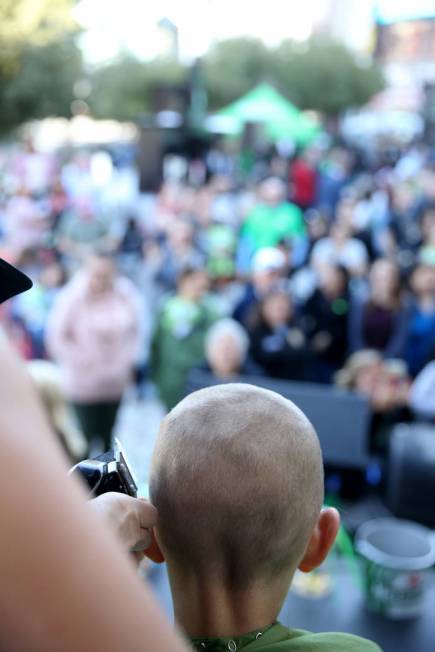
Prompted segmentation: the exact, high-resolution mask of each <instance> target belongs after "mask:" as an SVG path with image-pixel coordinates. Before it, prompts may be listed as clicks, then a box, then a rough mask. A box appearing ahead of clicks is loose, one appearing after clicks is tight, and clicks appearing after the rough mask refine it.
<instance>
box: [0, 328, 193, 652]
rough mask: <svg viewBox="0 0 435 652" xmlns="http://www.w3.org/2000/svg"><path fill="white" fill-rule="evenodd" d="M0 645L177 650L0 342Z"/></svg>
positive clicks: (32, 651) (39, 650)
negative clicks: (72, 474) (89, 503)
mask: <svg viewBox="0 0 435 652" xmlns="http://www.w3.org/2000/svg"><path fill="white" fill-rule="evenodd" d="M0 363H1V365H0V369H1V373H2V382H1V384H0V397H1V400H2V404H3V409H2V410H0V444H1V450H2V473H1V474H0V515H1V519H2V534H1V537H0V577H1V584H0V649H2V650H3V649H4V650H8V651H14V650H16V651H17V652H18V651H19V652H21V651H22V650H26V652H51V651H53V652H57V651H58V650H62V652H77V650H80V652H87V651H88V650H89V652H91V651H92V652H94V651H95V650H104V651H105V652H119V651H120V650H122V651H123V652H139V651H140V650H144V651H145V650H146V651H147V652H182V650H184V649H185V648H184V645H183V644H182V642H181V639H180V638H179V637H178V636H177V635H176V634H175V633H174V632H173V631H172V630H171V627H170V626H169V624H168V623H167V622H166V620H165V618H164V617H163V615H162V614H161V613H160V610H159V609H158V607H157V606H156V604H155V602H154V600H153V598H152V596H151V594H150V592H149V590H148V589H147V587H145V586H143V585H142V583H141V582H140V581H139V579H138V578H137V577H136V575H135V573H134V570H133V567H132V565H131V564H130V561H129V559H128V557H127V555H126V554H125V553H124V552H123V551H122V547H121V545H120V544H119V543H118V542H117V540H116V538H115V536H114V535H113V533H112V532H111V530H110V528H109V527H108V526H105V525H104V523H101V522H99V519H97V518H93V515H92V512H91V509H90V507H89V506H87V505H86V499H85V495H84V492H83V491H82V490H81V487H80V486H79V484H78V482H77V483H76V482H75V481H74V480H73V479H72V478H70V477H68V476H67V470H68V464H67V462H66V459H65V458H64V456H63V454H62V451H61V449H60V447H58V446H57V444H56V443H55V441H54V439H53V438H52V435H51V433H50V431H49V428H48V425H47V423H46V421H45V418H44V414H43V412H42V410H41V408H40V406H39V404H38V402H37V399H36V396H35V393H34V391H33V388H32V386H31V383H30V380H29V379H28V378H27V376H26V373H25V371H24V369H23V366H22V365H21V364H20V363H19V362H18V360H17V359H16V357H15V356H14V355H13V354H12V353H11V352H10V351H9V349H8V348H7V345H6V344H5V342H4V341H0Z"/></svg>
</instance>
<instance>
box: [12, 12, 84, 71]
mask: <svg viewBox="0 0 435 652" xmlns="http://www.w3.org/2000/svg"><path fill="white" fill-rule="evenodd" d="M72 6H73V0H1V1H0V73H1V74H2V75H3V77H7V76H13V75H14V74H15V73H16V71H17V69H18V68H19V65H20V59H21V54H22V52H23V49H24V48H27V47H28V46H31V45H38V46H42V45H47V44H48V43H51V42H53V41H56V40H58V39H59V38H60V37H61V36H62V35H63V34H65V33H67V32H69V31H71V30H74V28H75V23H74V21H73V18H72V15H71V8H72Z"/></svg>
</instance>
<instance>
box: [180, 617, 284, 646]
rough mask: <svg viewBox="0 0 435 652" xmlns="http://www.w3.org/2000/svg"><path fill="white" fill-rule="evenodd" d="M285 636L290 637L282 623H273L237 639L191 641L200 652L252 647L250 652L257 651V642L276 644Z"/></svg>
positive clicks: (211, 638)
mask: <svg viewBox="0 0 435 652" xmlns="http://www.w3.org/2000/svg"><path fill="white" fill-rule="evenodd" d="M283 635H284V638H285V636H287V637H288V632H287V630H286V629H285V628H284V627H283V626H282V625H280V623H272V624H271V625H268V626H267V627H264V628H263V629H260V630H259V629H256V630H255V631H253V632H248V633H247V634H243V636H238V637H236V638H231V637H228V638H226V637H218V638H213V637H210V638H207V637H206V638H198V637H195V638H191V639H190V641H191V643H192V645H193V647H194V649H195V650H198V651H199V652H239V650H243V649H245V648H247V647H248V645H249V646H250V647H249V649H250V650H255V649H256V648H257V645H256V642H258V644H260V643H261V645H262V644H263V643H266V642H269V643H275V642H278V641H279V640H282V637H283Z"/></svg>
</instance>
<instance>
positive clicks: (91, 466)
mask: <svg viewBox="0 0 435 652" xmlns="http://www.w3.org/2000/svg"><path fill="white" fill-rule="evenodd" d="M70 473H72V474H74V475H77V474H78V475H79V476H80V477H81V478H82V479H83V480H84V482H85V483H86V486H87V487H88V489H89V491H90V492H91V494H92V496H101V494H105V493H107V492H108V491H116V492H118V493H121V494H127V495H128V496H133V498H137V488H138V485H137V482H136V479H135V477H134V474H133V471H132V470H131V467H130V465H129V464H128V462H127V457H126V455H125V452H124V451H123V449H122V446H121V444H120V442H119V441H118V440H117V439H115V443H114V446H113V449H112V450H110V451H109V452H107V453H103V454H102V455H99V456H98V457H95V458H94V459H89V460H83V461H82V462H79V463H78V464H76V465H75V466H74V467H73V468H72V469H71V471H70Z"/></svg>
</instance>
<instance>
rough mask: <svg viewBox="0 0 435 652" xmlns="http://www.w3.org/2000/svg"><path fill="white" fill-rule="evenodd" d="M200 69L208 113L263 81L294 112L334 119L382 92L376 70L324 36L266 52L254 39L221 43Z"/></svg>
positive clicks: (379, 73)
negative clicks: (291, 104)
mask: <svg viewBox="0 0 435 652" xmlns="http://www.w3.org/2000/svg"><path fill="white" fill-rule="evenodd" d="M204 70H205V75H206V82H207V86H208V89H209V96H210V105H211V106H212V107H213V108H220V107H222V106H224V105H225V104H228V103H230V102H232V101H233V100H235V99H237V98H238V97H240V96H241V95H243V94H244V93H246V92H247V91H249V90H250V89H252V88H253V87H254V86H255V85H256V84H258V83H259V82H261V81H269V82H271V83H272V84H274V85H275V86H276V87H277V88H278V89H279V90H280V91H281V92H282V93H283V94H284V95H286V96H287V97H288V98H289V99H290V100H292V101H293V102H294V104H296V105H297V106H298V107H299V108H302V109H316V110H319V111H322V112H325V113H326V114H329V115H335V114H337V113H339V112H340V111H342V110H344V109H347V108H349V107H351V106H360V105H361V104H364V103H365V102H367V101H368V100H369V99H370V97H371V96H372V95H373V94H374V93H376V92H377V91H379V90H381V89H382V87H383V78H382V74H381V72H380V70H379V68H378V67H377V66H376V65H374V64H372V63H371V64H369V65H363V64H361V63H360V62H359V61H358V59H357V57H356V56H355V55H354V54H353V53H352V52H351V51H350V50H348V49H347V48H346V47H344V46H343V45H341V44H339V43H336V42H334V41H332V40H330V39H327V38H324V37H316V38H312V39H310V40H309V41H307V42H306V43H297V42H294V41H289V40H288V41H284V42H283V43H282V44H281V45H280V46H279V47H277V48H274V49H271V50H268V49H267V48H266V47H265V46H264V45H263V44H262V42H261V41H258V40H256V39H246V38H240V39H232V40H229V41H224V42H221V43H218V44H216V45H215V46H214V47H213V48H212V49H211V50H210V51H209V53H208V54H207V56H206V57H205V60H204Z"/></svg>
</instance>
